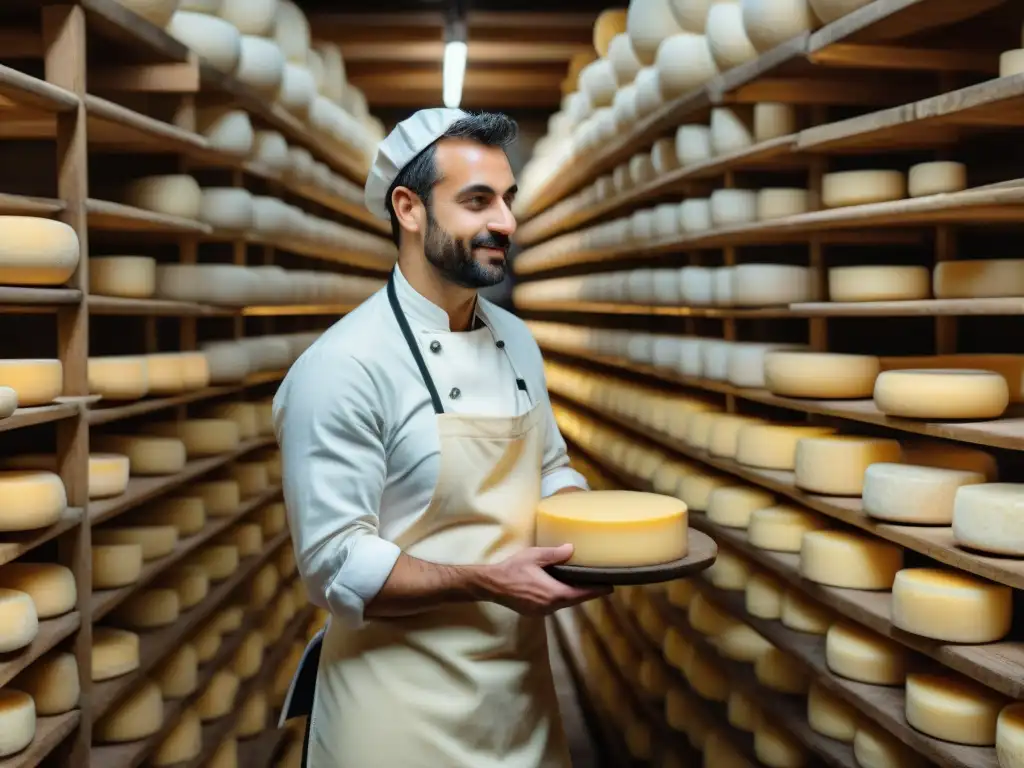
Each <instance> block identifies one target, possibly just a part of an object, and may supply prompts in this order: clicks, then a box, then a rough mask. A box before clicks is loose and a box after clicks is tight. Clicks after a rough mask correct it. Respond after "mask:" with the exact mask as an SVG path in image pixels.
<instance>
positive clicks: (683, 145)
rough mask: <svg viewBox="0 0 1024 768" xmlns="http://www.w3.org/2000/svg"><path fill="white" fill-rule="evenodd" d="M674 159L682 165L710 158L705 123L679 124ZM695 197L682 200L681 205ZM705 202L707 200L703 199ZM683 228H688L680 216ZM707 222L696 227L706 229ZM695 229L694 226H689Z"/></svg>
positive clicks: (707, 132)
mask: <svg viewBox="0 0 1024 768" xmlns="http://www.w3.org/2000/svg"><path fill="white" fill-rule="evenodd" d="M676 159H677V160H678V161H679V164H680V165H682V166H686V165H695V164H697V163H703V162H705V161H706V160H709V159H711V129H710V128H708V127H707V126H706V125H681V126H679V128H678V129H677V130H676ZM688 202H697V200H696V199H687V200H684V201H683V203H682V204H681V206H685V205H686V203H688ZM704 202H705V204H706V203H707V201H706V200H705V201H704ZM681 221H682V223H683V229H684V230H686V229H688V228H687V226H686V223H685V219H682V218H681ZM710 226H711V225H710V220H709V223H708V224H707V225H705V226H703V227H698V228H697V229H708V227H710ZM690 229H695V228H692V227H691V228H690Z"/></svg>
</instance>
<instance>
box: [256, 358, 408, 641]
mask: <svg viewBox="0 0 1024 768" xmlns="http://www.w3.org/2000/svg"><path fill="white" fill-rule="evenodd" d="M328 371H329V373H328ZM288 379H289V380H288V381H287V382H286V385H285V386H283V387H282V388H281V390H280V391H279V392H278V395H277V397H275V398H274V408H273V410H274V426H275V430H276V433H277V440H278V443H279V445H280V447H281V465H282V476H283V484H284V496H285V504H286V507H287V510H288V524H289V527H290V529H291V534H292V540H293V546H294V548H295V554H296V561H297V564H298V568H299V572H300V573H301V575H302V579H303V581H304V583H305V585H306V588H307V590H308V592H309V594H310V596H311V598H312V600H313V602H314V603H315V604H317V605H319V606H320V607H322V608H326V609H327V610H329V611H330V612H331V614H332V615H333V616H335V617H337V618H338V619H339V620H340V621H341V622H343V623H344V624H345V625H347V626H351V627H358V626H361V625H362V624H363V621H364V618H363V612H364V609H365V606H366V604H367V603H368V602H370V601H371V600H372V599H373V597H374V596H375V595H376V594H377V593H378V592H379V591H380V589H381V587H383V585H384V582H386V581H387V579H388V576H389V575H390V573H391V570H392V568H394V565H395V562H396V561H397V560H398V556H399V554H400V552H401V550H400V549H399V548H398V546H397V545H395V544H394V543H392V542H389V541H386V540H385V539H382V538H381V537H380V536H379V534H378V525H379V517H378V514H379V509H380V500H381V495H382V493H383V490H384V484H385V480H386V474H387V457H386V454H385V447H384V439H383V426H382V425H383V419H382V406H381V402H380V398H379V396H378V393H377V391H376V388H375V387H374V384H373V381H372V380H371V378H370V376H369V374H368V373H367V371H366V369H365V368H364V367H363V366H362V365H361V364H359V363H358V362H357V361H355V360H352V359H347V360H331V361H330V363H329V364H327V363H326V362H325V363H323V364H321V362H320V361H319V360H318V359H317V357H316V356H310V357H308V358H307V359H305V360H301V361H299V363H298V364H297V365H296V366H294V367H293V369H292V371H291V372H290V373H289V377H288Z"/></svg>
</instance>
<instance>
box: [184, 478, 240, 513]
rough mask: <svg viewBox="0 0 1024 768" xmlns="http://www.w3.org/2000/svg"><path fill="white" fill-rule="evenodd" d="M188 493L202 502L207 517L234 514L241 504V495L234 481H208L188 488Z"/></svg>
mask: <svg viewBox="0 0 1024 768" xmlns="http://www.w3.org/2000/svg"><path fill="white" fill-rule="evenodd" d="M189 493H190V494H195V496H197V497H199V498H201V499H202V500H203V507H204V508H205V509H206V514H207V516H209V517H225V516H227V515H231V514H234V513H235V512H236V511H237V510H238V507H239V505H240V504H241V503H242V494H241V491H240V490H239V488H238V483H236V482H235V481H234V480H209V481H207V482H203V483H195V484H194V485H191V486H189Z"/></svg>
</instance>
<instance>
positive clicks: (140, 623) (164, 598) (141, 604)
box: [111, 589, 181, 629]
mask: <svg viewBox="0 0 1024 768" xmlns="http://www.w3.org/2000/svg"><path fill="white" fill-rule="evenodd" d="M180 613H181V603H180V602H179V601H178V593H177V592H175V591H174V590H173V589H145V590H142V591H139V592H136V593H134V594H132V595H131V596H130V597H129V598H128V599H127V600H125V601H124V602H123V603H121V604H120V605H119V606H117V607H116V608H115V609H114V610H113V612H112V613H111V617H112V620H113V622H114V623H116V624H119V625H121V626H125V627H128V628H129V629H155V628H157V627H166V626H168V625H169V624H173V623H174V622H176V621H177V620H178V616H179V614H180Z"/></svg>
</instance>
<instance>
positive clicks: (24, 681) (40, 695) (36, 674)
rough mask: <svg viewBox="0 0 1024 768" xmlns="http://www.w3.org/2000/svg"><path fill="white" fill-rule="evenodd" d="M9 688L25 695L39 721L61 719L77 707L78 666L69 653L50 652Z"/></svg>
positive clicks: (79, 690)
mask: <svg viewBox="0 0 1024 768" xmlns="http://www.w3.org/2000/svg"><path fill="white" fill-rule="evenodd" d="M12 685H13V686H14V687H15V688H17V689H18V690H20V691H23V692H25V693H27V694H28V695H29V696H31V697H32V699H33V701H34V702H35V707H36V714H37V715H39V716H42V717H52V716H54V715H63V714H64V713H65V712H70V711H71V710H72V709H75V708H76V707H77V706H78V700H79V697H80V696H81V693H82V689H81V687H80V685H79V682H78V662H77V661H76V660H75V657H74V656H73V655H71V654H70V653H60V652H57V651H54V652H52V653H48V654H47V655H46V656H44V657H43V658H41V659H39V660H37V661H34V662H33V663H32V665H31V666H30V667H29V668H28V669H26V670H25V671H24V672H22V673H21V674H20V675H18V677H17V678H16V679H15V680H14V682H13V683H12Z"/></svg>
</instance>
